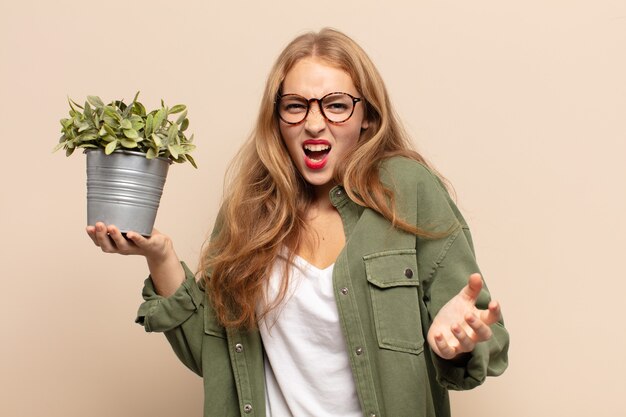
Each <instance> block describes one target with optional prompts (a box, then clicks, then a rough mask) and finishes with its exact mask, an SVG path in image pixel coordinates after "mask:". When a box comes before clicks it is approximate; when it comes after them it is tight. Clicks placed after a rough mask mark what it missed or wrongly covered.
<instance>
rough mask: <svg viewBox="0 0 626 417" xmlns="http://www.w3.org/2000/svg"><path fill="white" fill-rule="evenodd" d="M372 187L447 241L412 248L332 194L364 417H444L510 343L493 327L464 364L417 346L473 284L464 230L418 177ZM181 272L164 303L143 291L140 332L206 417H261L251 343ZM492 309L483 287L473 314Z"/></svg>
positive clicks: (401, 176)
mask: <svg viewBox="0 0 626 417" xmlns="http://www.w3.org/2000/svg"><path fill="white" fill-rule="evenodd" d="M381 178H382V180H383V181H384V183H385V184H387V185H388V186H390V187H391V188H392V189H393V190H394V192H395V194H396V200H397V201H396V205H397V207H396V209H397V211H398V213H399V214H400V215H401V216H402V218H403V219H405V220H407V221H410V222H412V223H413V224H416V225H418V226H419V227H421V228H425V229H427V230H430V231H436V232H445V231H450V230H452V231H451V232H450V233H448V234H447V235H446V236H445V237H443V238H440V239H422V238H416V237H415V236H414V235H411V234H408V233H404V232H401V231H399V230H397V229H394V228H392V227H391V225H390V223H389V222H388V221H387V220H385V219H384V218H383V217H382V216H380V215H379V214H377V213H376V212H374V211H372V210H370V209H367V208H364V207H361V206H359V205H357V204H355V203H354V202H353V201H351V200H350V199H349V198H348V196H347V195H346V193H345V192H344V190H343V189H342V188H341V187H335V188H334V189H333V190H332V191H331V200H332V203H333V205H334V206H335V207H336V208H337V210H338V211H339V213H340V215H341V219H342V221H343V226H344V231H345V233H346V245H345V247H344V249H343V250H342V251H341V253H340V254H339V257H338V258H337V260H336V263H335V267H334V273H333V281H334V282H333V285H334V289H335V294H336V301H337V307H338V310H339V317H340V321H341V327H342V329H343V333H344V335H345V339H346V342H347V347H348V354H349V357H350V363H351V367H352V373H353V375H354V380H355V382H356V386H357V390H358V395H359V400H360V403H361V408H362V410H363V415H364V416H366V417H371V416H376V417H427V416H436V417H445V416H449V415H450V405H449V400H448V393H447V390H448V389H455V390H463V389H470V388H474V387H475V386H477V385H480V384H481V383H482V382H483V381H484V380H485V377H487V376H489V375H499V374H501V373H502V372H503V371H504V370H505V369H506V367H507V349H508V344H509V339H508V334H507V332H506V330H505V328H504V325H503V323H497V324H495V325H493V326H492V330H493V337H492V338H491V339H490V340H489V341H487V342H483V343H480V344H478V345H477V346H476V348H475V350H474V351H473V352H472V354H471V356H470V357H469V359H468V361H467V362H466V363H465V364H453V363H451V362H448V361H445V360H443V359H441V358H439V357H437V356H436V355H434V354H433V353H432V352H431V351H430V349H429V346H428V343H427V342H425V337H426V334H427V331H428V328H429V325H430V323H431V320H432V319H433V317H435V315H436V314H437V312H438V311H439V309H440V308H441V307H442V306H443V305H444V304H445V303H446V302H447V301H448V300H449V299H450V298H452V297H453V296H454V295H456V294H457V293H458V292H459V291H460V290H461V288H462V287H463V286H464V285H466V283H467V279H468V277H469V275H470V274H472V273H474V272H479V269H478V266H477V265H476V260H475V256H474V249H473V245H472V240H471V237H470V233H469V229H468V227H467V224H466V223H465V220H464V219H463V217H462V216H461V214H460V212H459V211H458V209H457V207H456V205H455V204H454V202H453V201H452V200H451V199H450V197H449V195H448V193H447V192H446V191H445V189H444V188H443V186H442V185H441V182H440V181H439V180H438V179H437V177H436V176H434V175H433V174H432V173H431V171H429V170H428V169H427V168H426V167H424V166H423V165H421V164H419V163H417V162H414V161H411V160H408V159H406V158H399V157H398V158H392V159H389V160H388V161H386V162H385V163H384V164H383V165H382V166H381ZM185 269H186V273H187V279H186V281H185V282H184V284H183V285H182V286H181V287H180V288H179V289H178V291H177V292H176V293H175V294H173V295H172V296H171V297H169V298H163V297H161V296H159V295H158V294H156V292H155V290H154V287H153V285H152V282H151V280H150V278H148V279H147V280H146V282H145V287H144V291H143V297H144V299H145V302H144V303H143V304H142V305H141V306H140V308H139V313H138V317H137V322H138V323H141V324H143V326H145V330H146V331H149V332H153V331H156V332H164V333H165V335H166V337H167V339H168V341H169V342H170V344H171V345H172V347H173V349H174V351H175V352H176V355H178V357H179V358H180V360H181V361H182V362H183V363H184V364H185V365H186V366H187V367H189V368H190V369H191V370H192V371H194V372H195V373H197V374H198V375H200V376H203V377H204V392H205V404H204V416H206V417H209V416H211V417H230V416H243V417H249V416H265V380H264V367H263V344H262V341H261V337H260V335H259V332H258V331H241V330H236V329H224V328H223V327H221V326H220V325H219V324H218V323H217V321H216V318H215V315H214V311H213V310H212V308H211V306H210V303H209V301H208V299H207V297H206V295H205V293H204V291H203V290H202V289H201V288H200V287H199V286H198V284H197V283H196V280H195V278H194V275H193V273H192V272H191V271H189V269H187V267H185ZM489 301H490V296H489V293H488V292H487V290H486V287H484V289H483V292H482V294H481V295H480V296H479V298H478V301H477V306H478V307H479V308H482V309H484V308H486V307H487V304H488V303H489ZM311 360H315V358H311Z"/></svg>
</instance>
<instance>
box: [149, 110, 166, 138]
mask: <svg viewBox="0 0 626 417" xmlns="http://www.w3.org/2000/svg"><path fill="white" fill-rule="evenodd" d="M163 119H165V112H164V110H163V109H160V110H159V111H157V112H156V114H155V115H154V122H153V125H152V129H153V130H154V131H155V132H156V131H158V130H159V129H160V128H161V125H162V124H163Z"/></svg>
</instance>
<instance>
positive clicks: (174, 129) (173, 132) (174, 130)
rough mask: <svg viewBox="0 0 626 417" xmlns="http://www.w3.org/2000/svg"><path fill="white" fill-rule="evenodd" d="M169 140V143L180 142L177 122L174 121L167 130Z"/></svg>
mask: <svg viewBox="0 0 626 417" xmlns="http://www.w3.org/2000/svg"><path fill="white" fill-rule="evenodd" d="M167 142H168V143H174V142H177V143H178V126H177V125H176V124H174V123H172V125H171V126H170V128H169V130H168V131H167Z"/></svg>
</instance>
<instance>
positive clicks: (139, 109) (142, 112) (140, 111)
mask: <svg viewBox="0 0 626 417" xmlns="http://www.w3.org/2000/svg"><path fill="white" fill-rule="evenodd" d="M133 113H135V114H137V115H139V116H141V117H146V108H145V107H144V105H143V104H141V103H140V102H138V101H137V102H136V103H135V108H134V109H133Z"/></svg>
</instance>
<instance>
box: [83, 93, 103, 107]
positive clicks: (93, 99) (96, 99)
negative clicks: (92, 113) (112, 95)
mask: <svg viewBox="0 0 626 417" xmlns="http://www.w3.org/2000/svg"><path fill="white" fill-rule="evenodd" d="M87 101H88V102H89V103H91V105H92V106H94V107H95V108H97V109H101V108H102V107H104V102H103V101H102V100H101V99H100V97H98V96H87Z"/></svg>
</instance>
